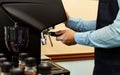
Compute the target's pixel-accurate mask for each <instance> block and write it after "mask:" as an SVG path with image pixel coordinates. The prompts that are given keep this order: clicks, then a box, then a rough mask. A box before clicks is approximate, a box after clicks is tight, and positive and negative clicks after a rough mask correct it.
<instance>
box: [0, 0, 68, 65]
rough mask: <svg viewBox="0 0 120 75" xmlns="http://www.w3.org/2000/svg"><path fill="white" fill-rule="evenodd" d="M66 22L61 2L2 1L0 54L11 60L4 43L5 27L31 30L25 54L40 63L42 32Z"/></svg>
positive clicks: (38, 0)
mask: <svg viewBox="0 0 120 75" xmlns="http://www.w3.org/2000/svg"><path fill="white" fill-rule="evenodd" d="M65 20H66V15H65V10H64V7H63V4H62V1H61V0H0V32H1V33H0V52H2V53H5V55H6V57H7V58H8V60H11V53H10V52H9V51H8V50H7V48H6V46H5V43H4V26H13V25H14V24H16V23H17V24H18V25H19V26H26V27H28V28H29V44H28V47H27V49H26V50H25V51H24V52H27V53H29V55H30V56H33V57H35V58H36V59H37V63H38V64H39V63H40V53H41V52H40V51H41V46H40V45H41V44H40V43H41V40H40V38H41V32H42V31H43V30H45V29H47V28H49V27H53V26H55V25H57V24H59V23H61V22H63V21H65Z"/></svg>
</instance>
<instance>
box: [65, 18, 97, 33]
mask: <svg viewBox="0 0 120 75" xmlns="http://www.w3.org/2000/svg"><path fill="white" fill-rule="evenodd" d="M66 26H67V27H68V28H71V29H73V30H75V31H78V32H80V31H81V32H84V31H90V30H95V29H96V21H86V20H82V19H78V18H73V17H70V18H69V20H68V23H67V25H66Z"/></svg>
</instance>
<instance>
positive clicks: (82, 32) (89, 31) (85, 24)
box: [66, 0, 120, 48]
mask: <svg viewBox="0 0 120 75" xmlns="http://www.w3.org/2000/svg"><path fill="white" fill-rule="evenodd" d="M118 5H119V8H120V0H118ZM66 26H67V27H69V28H71V29H73V30H75V31H77V33H76V34H75V36H74V39H75V41H76V43H77V44H82V45H87V46H92V47H100V48H113V47H118V46H119V47H120V10H119V11H118V14H117V17H116V19H115V20H114V22H113V23H112V24H110V25H108V26H106V27H103V28H101V29H98V30H96V21H85V20H82V19H77V18H73V17H70V18H69V20H68V23H67V25H66Z"/></svg>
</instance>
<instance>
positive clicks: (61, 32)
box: [55, 30, 65, 35]
mask: <svg viewBox="0 0 120 75" xmlns="http://www.w3.org/2000/svg"><path fill="white" fill-rule="evenodd" d="M64 32H65V30H59V31H57V32H55V34H57V35H62V34H63V33H64Z"/></svg>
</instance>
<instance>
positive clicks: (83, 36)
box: [74, 32, 89, 45]
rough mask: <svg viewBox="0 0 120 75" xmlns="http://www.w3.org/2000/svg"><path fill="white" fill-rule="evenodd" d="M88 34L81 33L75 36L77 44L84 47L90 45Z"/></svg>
mask: <svg viewBox="0 0 120 75" xmlns="http://www.w3.org/2000/svg"><path fill="white" fill-rule="evenodd" d="M88 34H89V33H88V32H81V33H78V32H77V33H76V34H75V36H74V39H75V42H76V43H77V44H82V45H89V39H88V38H86V37H88Z"/></svg>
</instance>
